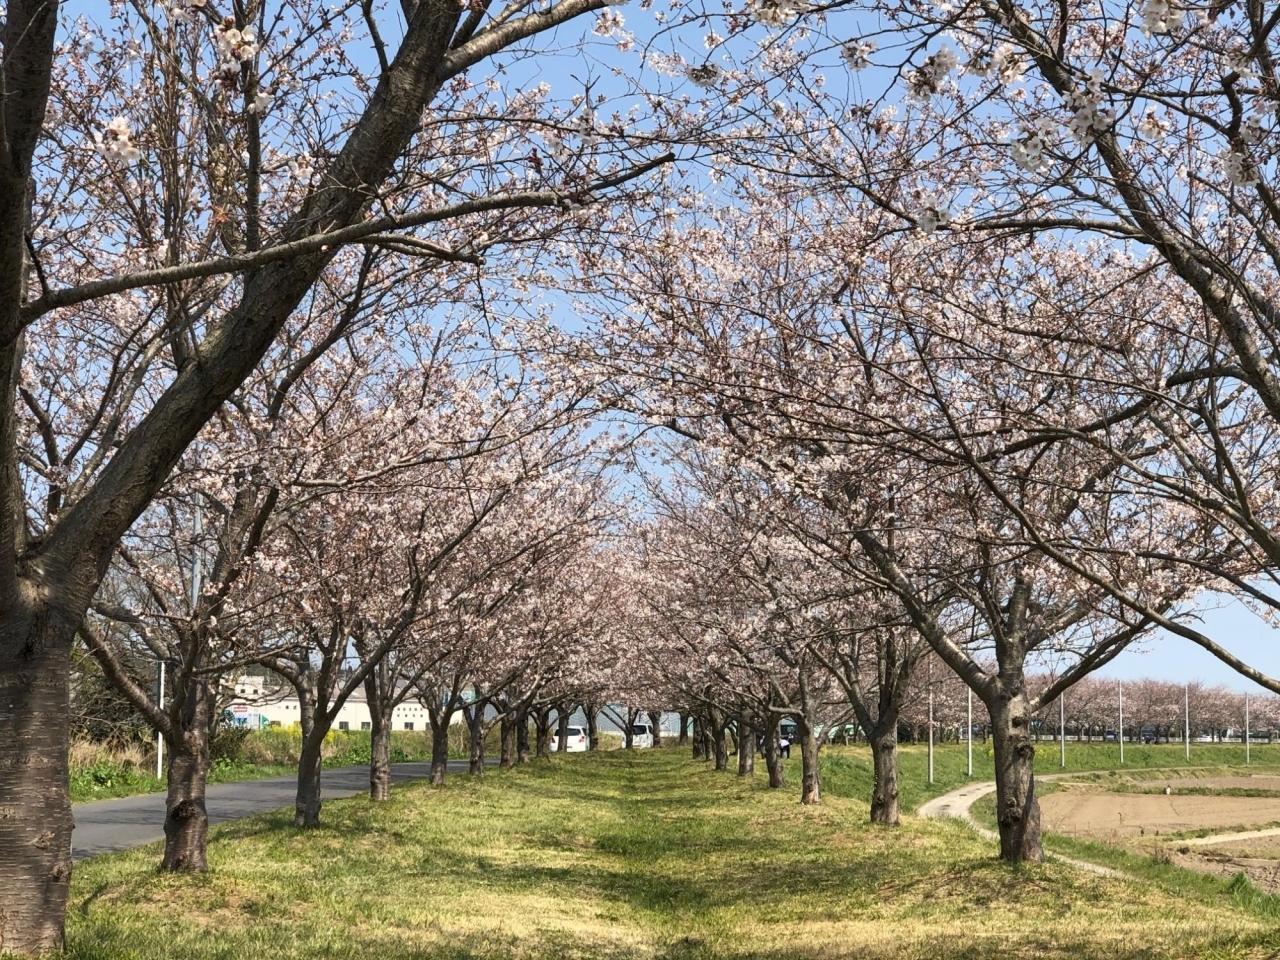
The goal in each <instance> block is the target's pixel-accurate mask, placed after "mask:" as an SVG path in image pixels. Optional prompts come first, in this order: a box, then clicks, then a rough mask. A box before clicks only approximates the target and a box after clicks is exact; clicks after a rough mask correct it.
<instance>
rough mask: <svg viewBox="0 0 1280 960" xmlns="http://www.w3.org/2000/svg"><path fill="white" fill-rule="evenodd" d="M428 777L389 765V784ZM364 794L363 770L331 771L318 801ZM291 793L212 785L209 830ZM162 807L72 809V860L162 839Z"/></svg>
mask: <svg viewBox="0 0 1280 960" xmlns="http://www.w3.org/2000/svg"><path fill="white" fill-rule="evenodd" d="M467 766H468V764H467V761H466V760H450V761H449V773H450V775H454V774H463V775H465V774H466V772H467ZM429 776H431V764H430V763H393V764H392V765H391V780H392V782H393V783H403V782H404V781H406V780H421V779H424V778H426V777H429ZM368 789H369V768H368V767H367V766H359V767H337V768H335V769H333V770H325V771H324V778H323V780H322V791H323V792H322V794H321V796H322V797H323V799H325V800H338V799H341V798H342V797H351V796H355V795H356V794H358V793H364V792H365V791H367V790H368ZM296 790H297V778H296V777H293V776H285V777H270V778H268V779H266V780H241V781H238V782H236V783H218V784H214V785H212V786H210V787H209V788H208V790H207V791H206V792H205V806H206V807H207V808H208V811H209V825H210V826H213V825H214V824H218V823H226V822H227V821H229V820H239V819H241V818H242V817H252V816H254V815H255V814H259V813H270V812H271V811H272V810H280V809H283V808H287V807H291V806H293V801H294V796H295V793H296ZM164 806H165V795H164V794H163V793H147V794H142V795H140V796H136V797H120V798H119V799H116V800H97V801H94V802H93V803H78V804H76V805H75V806H73V807H72V808H71V813H72V815H73V816H74V817H75V820H76V828H75V832H74V833H72V835H71V857H72V859H74V860H84V859H85V858H87V857H96V856H99V855H100V854H103V853H115V852H117V851H119V850H129V849H132V848H133V847H140V846H142V845H143V844H147V843H152V842H153V841H156V840H163V839H164Z"/></svg>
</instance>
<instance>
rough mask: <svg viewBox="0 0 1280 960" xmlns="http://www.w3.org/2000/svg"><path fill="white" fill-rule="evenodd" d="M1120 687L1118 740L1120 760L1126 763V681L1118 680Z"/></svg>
mask: <svg viewBox="0 0 1280 960" xmlns="http://www.w3.org/2000/svg"><path fill="white" fill-rule="evenodd" d="M1118 683H1119V687H1120V730H1119V733H1118V735H1117V737H1116V740H1117V741H1118V742H1119V744H1120V762H1121V763H1124V681H1123V680H1120V681H1118Z"/></svg>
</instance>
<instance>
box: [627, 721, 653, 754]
mask: <svg viewBox="0 0 1280 960" xmlns="http://www.w3.org/2000/svg"><path fill="white" fill-rule="evenodd" d="M631 746H633V747H636V748H637V749H641V750H643V749H646V748H648V747H652V746H653V727H651V726H649V725H648V724H647V723H633V724H632V725H631Z"/></svg>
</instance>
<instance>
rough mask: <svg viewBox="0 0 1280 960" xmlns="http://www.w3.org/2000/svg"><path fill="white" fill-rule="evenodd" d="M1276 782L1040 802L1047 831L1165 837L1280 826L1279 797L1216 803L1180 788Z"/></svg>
mask: <svg viewBox="0 0 1280 960" xmlns="http://www.w3.org/2000/svg"><path fill="white" fill-rule="evenodd" d="M1268 781H1274V782H1275V783H1276V784H1277V785H1278V786H1280V778H1276V777H1266V778H1263V777H1215V778H1213V779H1203V780H1186V781H1180V780H1171V781H1169V785H1170V786H1172V787H1173V791H1174V792H1173V793H1172V794H1171V795H1170V796H1165V795H1163V794H1144V793H1133V794H1124V793H1104V792H1101V791H1097V790H1091V789H1089V788H1088V787H1087V786H1077V785H1072V786H1071V787H1070V788H1069V789H1067V790H1063V791H1061V792H1059V793H1051V794H1049V795H1048V796H1045V797H1042V798H1041V799H1040V811H1041V818H1042V822H1043V824H1044V828H1045V829H1046V830H1050V831H1052V832H1054V833H1062V834H1066V835H1067V836H1073V837H1092V838H1097V839H1100V840H1109V839H1119V838H1125V837H1138V836H1161V835H1164V834H1169V833H1178V832H1181V831H1184V830H1201V829H1204V828H1206V827H1221V828H1222V829H1224V830H1225V829H1228V828H1231V827H1242V826H1248V825H1250V824H1258V825H1264V824H1269V823H1273V822H1276V821H1280V796H1277V797H1213V796H1204V795H1198V794H1184V795H1180V794H1179V793H1178V792H1177V791H1178V787H1179V786H1180V785H1182V786H1195V787H1199V788H1202V789H1203V788H1205V787H1218V788H1224V787H1242V786H1243V787H1261V788H1264V789H1265V788H1266V787H1267V786H1270V783H1269V782H1268Z"/></svg>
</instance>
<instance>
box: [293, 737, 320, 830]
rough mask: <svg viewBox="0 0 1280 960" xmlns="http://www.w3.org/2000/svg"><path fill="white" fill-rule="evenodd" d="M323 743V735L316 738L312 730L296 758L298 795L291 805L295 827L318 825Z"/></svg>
mask: <svg viewBox="0 0 1280 960" xmlns="http://www.w3.org/2000/svg"><path fill="white" fill-rule="evenodd" d="M326 732H327V731H326ZM323 742H324V734H323V733H321V734H320V735H319V736H317V735H316V730H314V729H313V730H312V731H311V736H309V737H306V738H305V739H304V740H303V741H302V756H300V757H299V758H298V795H297V797H296V799H295V800H294V805H293V825H294V826H295V827H316V826H319V825H320V767H321V763H322V758H321V756H320V747H321V744H322V743H323Z"/></svg>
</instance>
